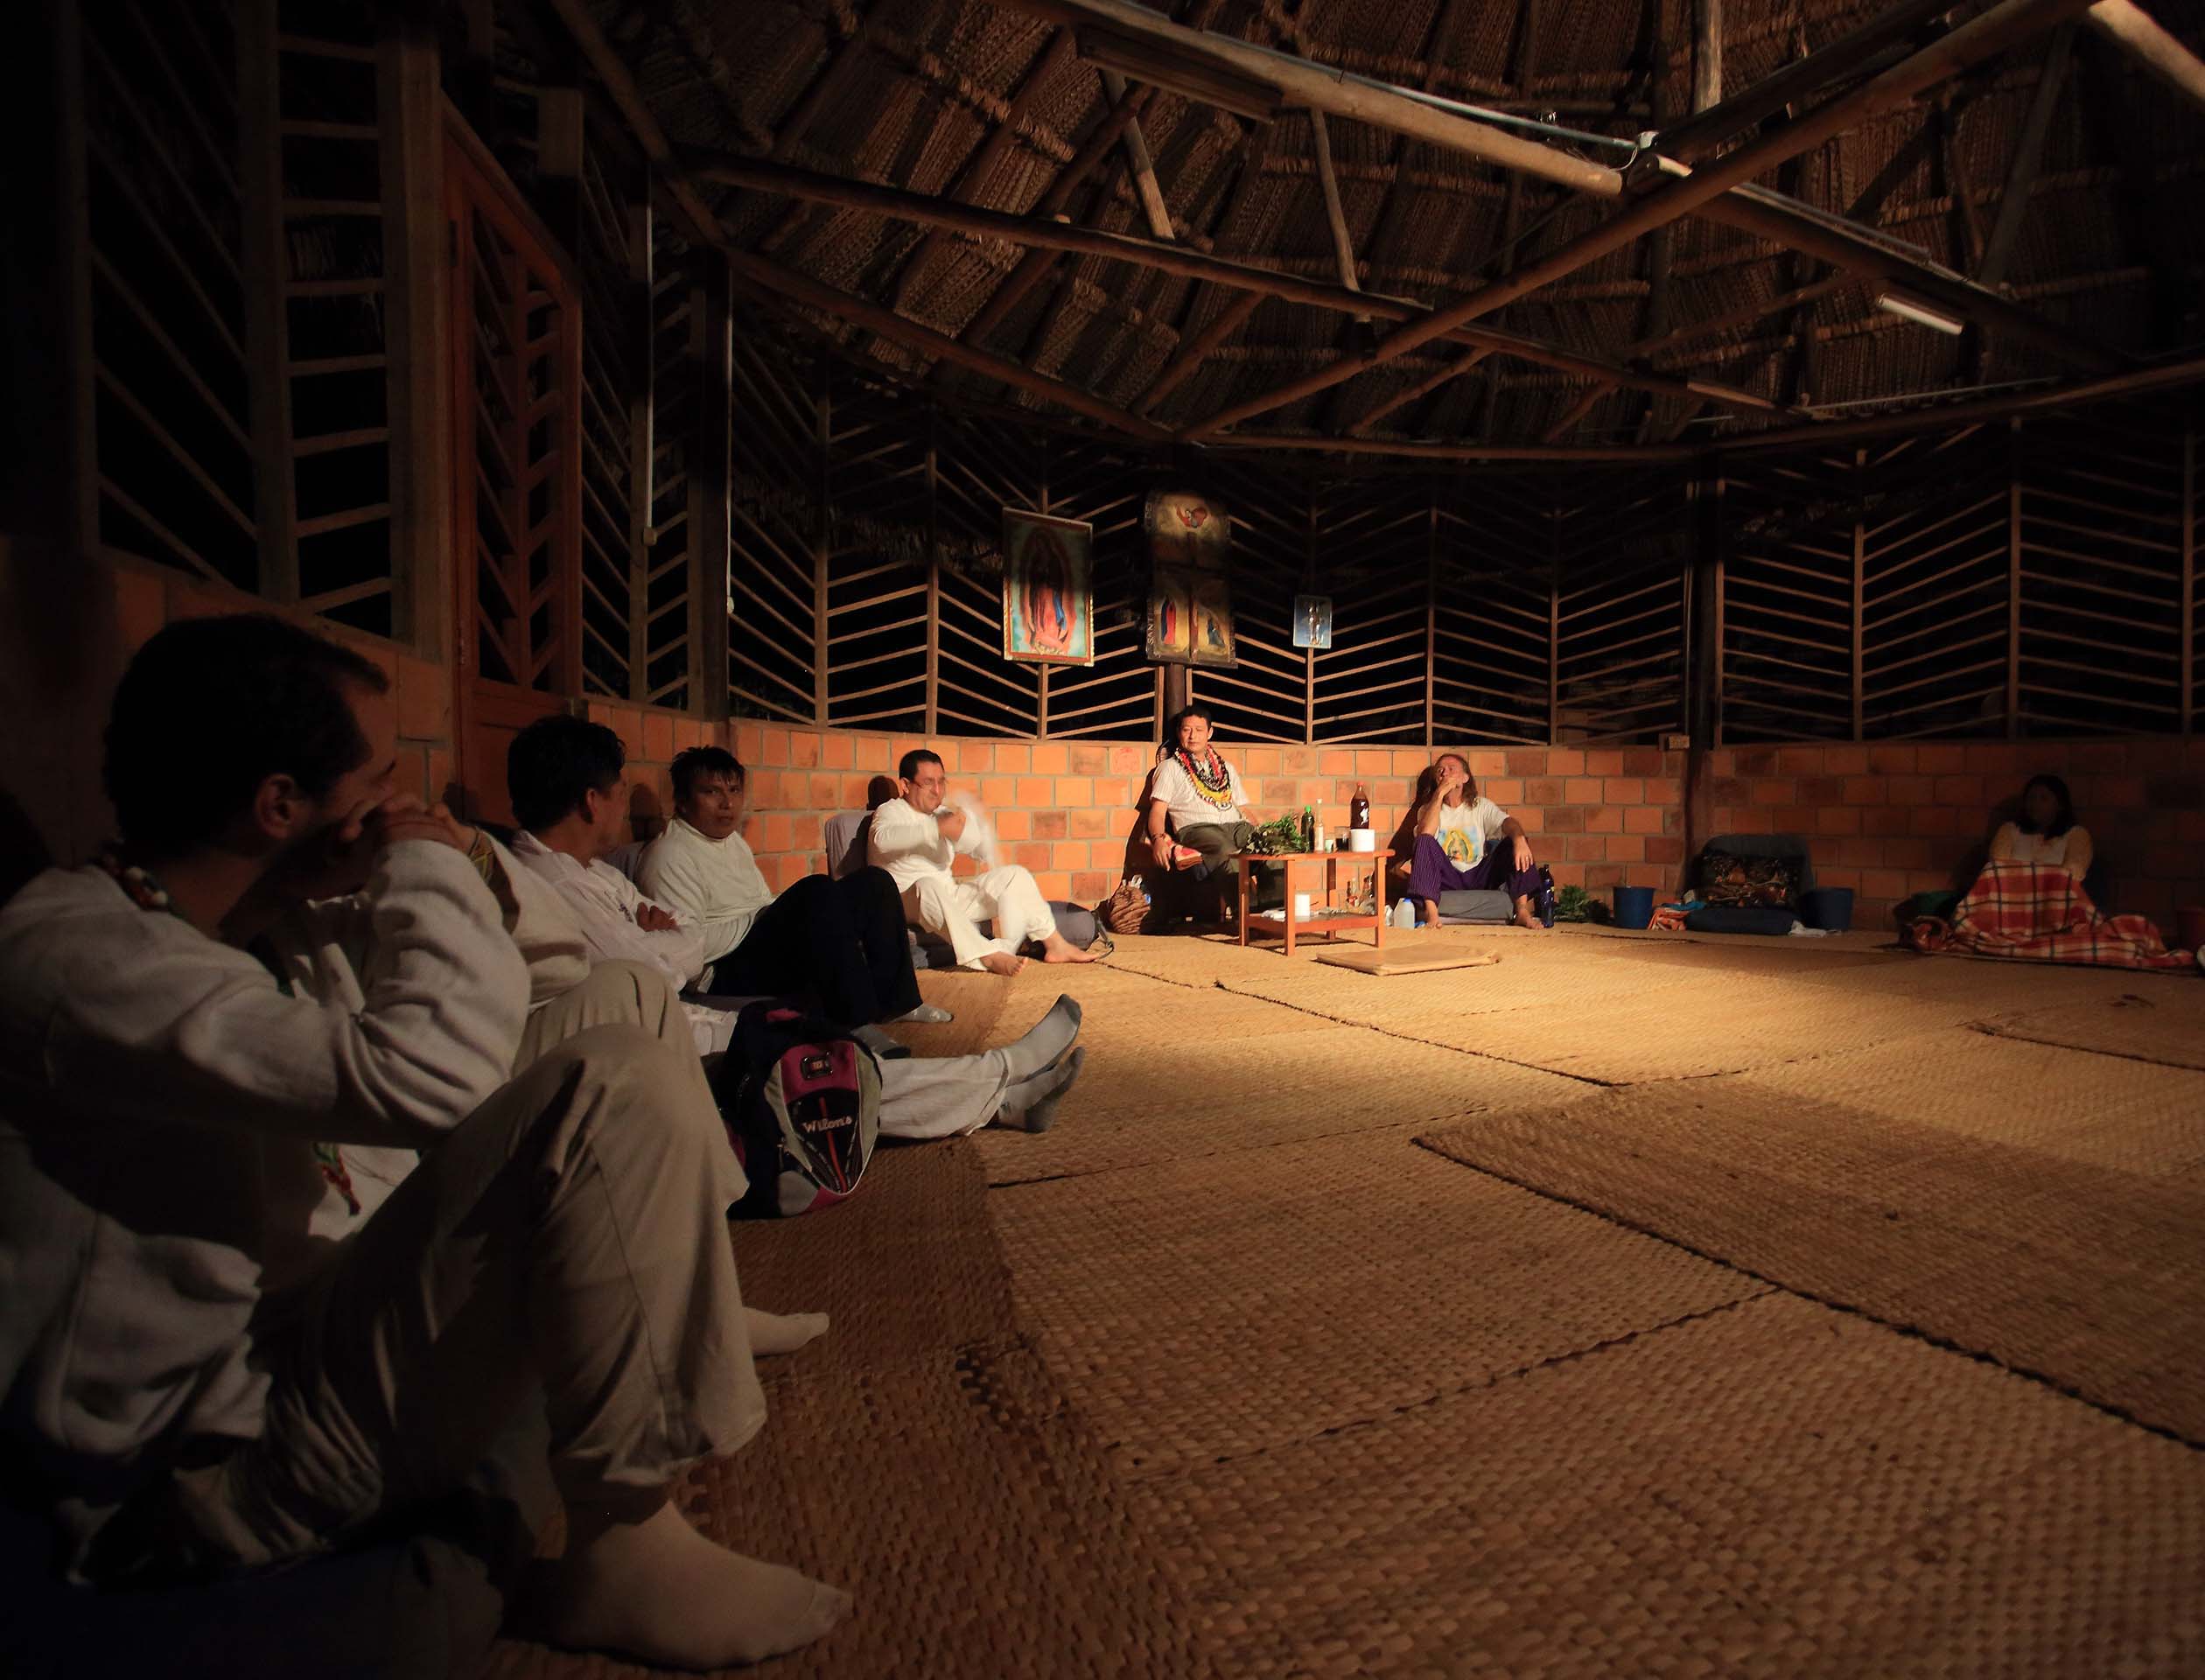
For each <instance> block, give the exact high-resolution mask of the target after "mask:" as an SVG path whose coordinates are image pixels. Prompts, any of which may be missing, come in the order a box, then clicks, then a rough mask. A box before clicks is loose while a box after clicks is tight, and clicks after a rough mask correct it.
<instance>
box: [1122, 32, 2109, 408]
mask: <svg viewBox="0 0 2205 1680" xmlns="http://www.w3.org/2000/svg"><path fill="white" fill-rule="evenodd" d="M1088 3H1089V4H1096V3H1097V0H1088ZM2088 4H2089V0H2001V4H1998V5H1997V6H1995V7H1993V8H1992V9H1991V11H1987V12H1985V13H1984V14H1983V15H1981V16H1980V17H1978V18H1975V19H1974V20H1973V21H1972V22H1971V23H1968V24H1965V25H1962V26H1961V27H1960V28H1958V29H1957V30H1955V31H1952V33H1951V34H1950V35H1948V36H1946V37H1945V38H1943V39H1942V40H1940V41H1938V42H1937V43H1936V44H1935V45H1932V46H1929V47H1927V48H1925V49H1923V50H1922V52H1916V53H1915V54H1914V55H1913V56H1912V57H1910V58H1908V59H1905V60H1904V61H1902V62H1901V63H1900V64H1897V65H1895V66H1893V67H1892V68H1890V69H1889V70H1887V71H1885V72H1884V73H1882V74H1881V75H1879V76H1877V77H1876V78H1875V79H1874V80H1873V81H1869V82H1867V83H1866V84H1864V85H1863V86H1861V87H1859V88H1854V89H1853V90H1852V92H1850V93H1847V94H1845V95H1840V96H1839V97H1838V98H1836V99H1833V100H1831V102H1829V103H1828V104H1826V105H1823V106H1820V107H1818V108H1817V109H1815V110H1813V111H1810V112H1809V113H1807V114H1806V115H1805V116H1802V117H1800V118H1799V119H1798V120H1797V121H1796V122H1795V123H1791V124H1789V126H1788V127H1785V128H1783V129H1780V130H1777V131H1776V132H1775V133H1774V134H1772V135H1770V136H1768V137H1767V138H1765V139H1762V140H1759V141H1756V142H1755V143H1754V144H1751V145H1748V146H1743V147H1740V149H1739V150H1738V151H1734V152H1732V153H1730V154H1729V155H1728V156H1727V157H1725V158H1721V159H1719V161H1717V162H1715V163H1712V164H1709V165H1705V167H1703V168H1701V169H1699V170H1697V171H1695V172H1692V173H1691V174H1689V175H1687V176H1684V177H1683V178H1681V179H1677V180H1674V181H1672V182H1671V183H1670V185H1669V186H1664V187H1661V188H1657V189H1656V190H1655V191H1653V192H1649V193H1647V194H1646V195H1645V196H1644V197H1643V198H1642V199H1639V200H1636V201H1635V203H1634V204H1632V205H1631V206H1630V207H1628V208H1627V209H1625V210H1624V211H1622V212H1621V214H1617V215H1614V216H1611V217H1610V218H1609V219H1608V220H1607V221H1605V222H1603V223H1602V224H1601V225H1600V226H1599V227H1597V228H1593V229H1591V230H1589V231H1588V232H1586V233H1585V234H1582V235H1579V237H1577V238H1576V239H1573V240H1571V241H1570V242H1567V243H1566V244H1565V245H1563V246H1561V247H1560V248H1558V249H1556V250H1555V251H1553V252H1551V253H1550V254H1549V255H1546V256H1544V257H1542V258H1541V259H1539V260H1538V261H1537V262H1533V263H1531V264H1530V265H1529V266H1527V267H1524V268H1521V269H1517V270H1516V272H1515V273H1514V274H1512V275H1510V276H1509V277H1508V278H1507V279H1505V280H1498V281H1495V282H1493V283H1489V284H1488V285H1485V286H1482V287H1480V288H1479V289H1478V290H1475V291H1473V292H1472V293H1471V294H1470V295H1469V296H1468V297H1463V298H1460V299H1459V300H1457V301H1456V302H1455V303H1453V304H1450V305H1448V306H1447V307H1446V308H1445V309H1440V310H1436V311H1433V312H1432V313H1431V314H1429V315H1427V316H1425V318H1423V319H1422V320H1420V321H1417V322H1414V323H1411V325H1405V326H1404V327H1402V328H1401V329H1400V330H1399V331H1398V332H1392V333H1390V334H1388V335H1387V336H1386V337H1385V338H1384V339H1381V340H1380V342H1379V344H1378V346H1377V349H1376V352H1375V353H1373V355H1372V356H1371V357H1370V358H1369V360H1368V361H1356V360H1350V359H1348V358H1346V357H1342V358H1340V359H1338V360H1334V362H1333V363H1331V364H1330V365H1329V366H1327V367H1322V368H1320V369H1318V370H1317V371H1316V372H1314V373H1311V374H1304V375H1303V376H1302V377H1300V378H1299V379H1296V380H1293V381H1289V382H1288V383H1286V384H1285V385H1281V386H1278V387H1277V388H1274V389H1271V390H1269V391H1265V392H1263V393H1260V394H1259V395H1256V396H1252V397H1250V398H1247V399H1246V400H1244V401H1243V402H1236V403H1234V404H1232V405H1231V406H1230V407H1229V408H1227V409H1222V410H1221V411H1220V412H1219V413H1217V414H1215V415H1212V416H1210V417H1208V419H1206V420H1203V421H1201V422H1198V423H1195V424H1194V425H1191V426H1188V427H1187V428H1185V429H1183V430H1182V431H1181V432H1180V437H1182V439H1184V440H1186V441H1188V442H1194V441H1199V440H1201V439H1202V438H1206V437H1214V436H1215V434H1216V433H1218V432H1219V431H1222V430H1224V429H1225V428H1226V427H1228V426H1231V425H1234V424H1236V423H1239V422H1240V421H1243V420H1246V419H1250V418H1252V417H1253V416H1257V415H1259V414H1266V413H1269V412H1270V411H1271V409H1276V408H1283V407H1284V406H1285V405H1286V404H1287V403H1289V402H1298V401H1299V400H1300V399H1301V398H1303V397H1306V396H1310V395H1314V394H1315V393H1317V392H1319V391H1321V390H1328V389H1330V388H1332V387H1333V386H1334V385H1337V384H1340V383H1341V382H1342V381H1345V380H1348V379H1351V378H1353V377H1354V376H1355V374H1358V373H1361V372H1362V370H1363V369H1364V367H1368V366H1369V365H1371V364H1372V363H1374V362H1380V361H1388V360H1392V359H1393V358H1394V357H1396V356H1399V355H1403V354H1405V353H1407V352H1409V351H1411V350H1413V349H1415V348H1416V347H1417V346H1418V345H1421V344H1426V343H1429V342H1430V341H1431V340H1432V339H1436V338H1439V337H1440V336H1441V335H1442V334H1444V333H1446V332H1452V331H1453V329H1455V328H1457V327H1460V326H1463V325H1467V324H1468V323H1470V322H1472V321H1474V320H1476V319H1477V318H1479V317H1480V316H1481V315H1489V314H1491V313H1492V312H1493V311H1495V310H1496V309H1499V308H1501V307H1502V305H1504V304H1509V303H1511V302H1513V301H1514V300H1515V299H1516V298H1518V297H1524V296H1525V295H1527V294H1528V293H1530V292H1533V291H1536V290H1538V289H1539V288H1540V287H1541V286H1544V285H1548V284H1551V283H1553V282H1554V281H1557V280H1559V279H1562V278H1563V277H1565V276H1568V275H1572V274H1575V273H1576V272H1577V271H1578V270H1579V269H1582V268H1585V267H1586V266H1587V265H1588V264H1590V263H1593V262H1598V261H1599V260H1600V258H1601V257H1603V256H1606V255H1608V254H1609V253H1610V252H1611V251H1615V250H1620V249H1621V248H1623V247H1624V246H1626V245H1628V244H1629V243H1630V242H1632V241H1633V240H1635V239H1636V238H1638V237H1639V236H1640V235H1642V234H1646V233H1649V232H1651V231H1652V230H1653V229H1655V228H1660V227H1663V226H1666V225H1667V224H1668V223H1670V222H1672V221H1676V220H1677V218H1678V217H1679V216H1683V215H1688V214H1691V213H1692V212H1693V211H1695V210H1697V209H1698V208H1699V207H1702V206H1703V205H1706V204H1709V203H1711V202H1712V200H1715V199H1717V198H1719V197H1720V196H1721V195H1722V194H1723V193H1727V192H1728V191H1730V189H1731V188H1733V187H1734V186H1742V185H1744V184H1746V183H1747V182H1749V181H1751V180H1752V179H1754V177H1755V176H1757V175H1759V174H1761V172H1763V171H1765V170H1768V169H1773V168H1774V167H1775V165H1778V164H1781V163H1782V162H1783V161H1784V160H1785V159H1786V158H1793V157H1796V156H1797V155H1798V154H1800V153H1801V152H1803V151H1811V150H1813V149H1814V148H1815V147H1817V146H1818V145H1821V144H1823V143H1824V142H1825V141H1827V140H1830V139H1832V138H1834V137H1837V136H1838V135H1840V134H1842V133H1844V132H1845V130H1848V129H1851V128H1852V127H1854V126H1856V125H1857V124H1859V123H1864V122H1866V121H1867V120H1869V119H1870V118H1872V117H1875V116H1882V115H1884V114H1886V113H1887V112H1890V111H1894V110H1898V109H1902V108H1903V107H1905V106H1906V105H1908V104H1909V103H1911V102H1913V100H1914V99H1915V97H1916V96H1917V95H1920V94H1922V93H1923V92H1925V91H1927V90H1928V89H1929V88H1934V87H1936V86H1937V85H1938V84H1939V83H1941V82H1943V81H1947V80H1949V79H1950V77H1951V76H1953V75H1954V74H1956V73H1958V72H1959V71H1961V70H1963V69H1965V68H1966V67H1967V66H1970V65H1971V64H1975V63H1977V62H1978V61H1980V60H1981V59H1985V58H1989V57H1991V55H1992V54H1994V53H1998V52H2003V51H2005V49H2006V48H2007V47H2009V46H2012V45H2014V44H2015V43H2016V42H2018V41H2021V40H2026V39H2027V38H2029V37H2031V36H2033V35H2034V34H2037V33H2039V32H2040V31H2043V30H2046V29H2048V28H2050V27H2051V26H2052V25H2054V24H2058V23H2061V22H2063V21H2065V20H2066V19H2067V18H2071V17H2074V16H2075V14H2077V13H2078V12H2081V11H2083V10H2085V9H2086V7H2087V5H2088Z"/></svg>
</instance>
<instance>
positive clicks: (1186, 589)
mask: <svg viewBox="0 0 2205 1680" xmlns="http://www.w3.org/2000/svg"><path fill="white" fill-rule="evenodd" d="M1145 653H1146V655H1147V657H1149V658H1150V659H1157V660H1163V661H1165V662H1167V663H1170V664H1174V665H1185V664H1189V663H1191V662H1193V661H1194V573H1193V572H1191V571H1182V570H1178V569H1177V568H1175V567H1171V566H1159V567H1158V568H1157V570H1156V577H1155V578H1154V580H1153V581H1152V583H1151V584H1149V599H1148V638H1147V641H1146V642H1145Z"/></svg>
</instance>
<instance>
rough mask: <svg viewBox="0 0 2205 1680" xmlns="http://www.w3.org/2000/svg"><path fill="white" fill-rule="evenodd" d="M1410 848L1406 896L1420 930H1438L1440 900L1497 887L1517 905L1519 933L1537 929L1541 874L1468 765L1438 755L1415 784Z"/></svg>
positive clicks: (1518, 830) (1525, 842)
mask: <svg viewBox="0 0 2205 1680" xmlns="http://www.w3.org/2000/svg"><path fill="white" fill-rule="evenodd" d="M1410 820H1411V823H1412V824H1413V826H1414V828H1415V830H1416V841H1415V846H1416V850H1415V851H1414V852H1413V853H1412V854H1411V858H1410V860H1409V896H1410V898H1411V899H1413V900H1416V901H1417V903H1418V907H1419V911H1420V914H1421V925H1423V926H1425V927H1427V928H1430V927H1436V926H1437V925H1438V924H1439V895H1440V894H1441V893H1446V892H1451V891H1477V890H1480V889H1490V888H1495V887H1498V888H1500V889H1502V891H1504V892H1506V893H1508V895H1509V898H1510V899H1511V900H1514V901H1515V905H1516V926H1517V927H1519V928H1537V927H1538V926H1539V918H1538V914H1537V911H1536V910H1535V909H1534V908H1533V906H1534V904H1535V903H1536V901H1537V898H1538V893H1539V872H1538V871H1537V868H1536V867H1534V865H1533V861H1532V857H1531V841H1530V837H1528V836H1527V835H1526V834H1525V833H1524V832H1523V823H1519V822H1517V821H1516V818H1514V817H1513V816H1509V814H1508V813H1507V812H1506V811H1504V810H1502V809H1501V808H1500V807H1499V806H1498V805H1496V804H1495V803H1494V802H1492V801H1491V800H1489V799H1488V798H1487V797H1486V796H1485V795H1483V794H1481V793H1480V792H1479V791H1478V784H1477V782H1476V781H1474V780H1473V779H1472V777H1471V774H1470V763H1469V760H1467V759H1465V758H1464V757H1463V756H1462V755H1461V754H1460V753H1441V754H1440V755H1439V757H1438V758H1437V759H1435V760H1432V767H1431V768H1429V769H1428V770H1426V771H1425V773H1424V774H1423V775H1422V776H1421V777H1420V778H1418V782H1417V803H1416V805H1415V807H1414V808H1413V809H1412V810H1411V813H1410Z"/></svg>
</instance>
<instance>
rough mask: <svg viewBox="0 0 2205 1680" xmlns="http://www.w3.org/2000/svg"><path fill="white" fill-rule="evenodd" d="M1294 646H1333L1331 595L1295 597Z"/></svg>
mask: <svg viewBox="0 0 2205 1680" xmlns="http://www.w3.org/2000/svg"><path fill="white" fill-rule="evenodd" d="M1294 646H1295V647H1297V648H1329V647H1331V646H1332V597H1331V596H1329V595H1297V596H1295V597H1294Z"/></svg>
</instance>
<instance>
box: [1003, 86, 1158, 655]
mask: <svg viewBox="0 0 2205 1680" xmlns="http://www.w3.org/2000/svg"><path fill="white" fill-rule="evenodd" d="M1103 92H1104V93H1105V94H1107V95H1110V103H1111V104H1112V105H1113V106H1117V105H1123V104H1124V103H1125V101H1126V97H1127V90H1126V86H1125V78H1124V76H1121V75H1120V74H1118V73H1117V71H1115V70H1105V71H1103ZM1003 126H1004V127H1008V126H1009V125H1008V124H1005V125H1003ZM997 132H998V133H1000V132H1002V129H1001V128H998V130H997ZM1125 157H1126V162H1127V168H1128V172H1129V173H1130V174H1131V176H1132V178H1133V191H1134V193H1136V195H1137V196H1138V198H1139V199H1140V200H1141V214H1143V215H1145V216H1146V217H1147V218H1148V225H1149V232H1150V233H1152V234H1153V235H1156V237H1157V238H1159V239H1169V238H1171V237H1172V213H1171V211H1170V210H1169V209H1168V208H1167V207H1166V205H1165V203H1164V189H1163V188H1162V187H1161V186H1159V185H1158V184H1157V179H1156V159H1155V158H1154V157H1152V155H1151V154H1150V152H1149V143H1148V136H1147V135H1145V134H1144V133H1142V132H1141V119H1140V118H1139V117H1138V116H1131V117H1128V118H1127V119H1126V122H1125ZM1043 669H1044V671H1045V673H1046V671H1047V667H1044V668H1043Z"/></svg>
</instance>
